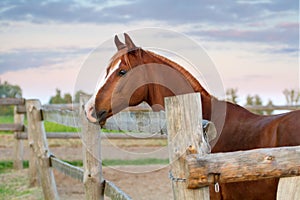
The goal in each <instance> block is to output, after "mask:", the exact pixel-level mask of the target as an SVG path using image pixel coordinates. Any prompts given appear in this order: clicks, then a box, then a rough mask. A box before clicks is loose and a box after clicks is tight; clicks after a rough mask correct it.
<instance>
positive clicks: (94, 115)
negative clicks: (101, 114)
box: [91, 108, 97, 119]
mask: <svg viewBox="0 0 300 200" xmlns="http://www.w3.org/2000/svg"><path fill="white" fill-rule="evenodd" d="M91 111H92V113H91V116H92V117H94V118H95V119H97V115H96V111H95V109H93V108H92V109H91Z"/></svg>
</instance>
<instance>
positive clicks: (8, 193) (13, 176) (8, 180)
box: [0, 171, 43, 200]
mask: <svg viewBox="0 0 300 200" xmlns="http://www.w3.org/2000/svg"><path fill="white" fill-rule="evenodd" d="M7 199H24V200H29V199H30V200H41V199H43V195H42V191H41V189H40V188H38V187H34V188H29V187H28V176H27V174H26V173H25V174H24V172H21V171H18V172H15V171H12V172H9V173H6V174H0V200H7Z"/></svg>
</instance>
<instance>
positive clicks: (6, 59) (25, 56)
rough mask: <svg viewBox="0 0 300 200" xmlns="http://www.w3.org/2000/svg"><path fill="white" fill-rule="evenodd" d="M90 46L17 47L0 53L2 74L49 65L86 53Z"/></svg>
mask: <svg viewBox="0 0 300 200" xmlns="http://www.w3.org/2000/svg"><path fill="white" fill-rule="evenodd" d="M90 51H91V49H89V48H86V49H85V48H82V49H80V48H79V49H70V48H64V49H15V50H13V51H10V52H5V53H1V54H0V74H2V73H5V72H8V71H14V70H21V69H27V68H36V67H41V66H49V65H53V64H57V63H61V62H65V61H67V60H71V59H74V58H77V57H79V56H81V55H86V54H87V53H88V52H90Z"/></svg>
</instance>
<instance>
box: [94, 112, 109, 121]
mask: <svg viewBox="0 0 300 200" xmlns="http://www.w3.org/2000/svg"><path fill="white" fill-rule="evenodd" d="M96 115H97V120H98V121H99V122H102V121H105V120H106V116H107V111H106V110H100V111H99V112H97V113H96Z"/></svg>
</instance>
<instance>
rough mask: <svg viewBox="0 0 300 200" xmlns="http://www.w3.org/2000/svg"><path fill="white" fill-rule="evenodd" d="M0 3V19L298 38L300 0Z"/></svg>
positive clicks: (217, 36)
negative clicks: (150, 24)
mask: <svg viewBox="0 0 300 200" xmlns="http://www.w3.org/2000/svg"><path fill="white" fill-rule="evenodd" d="M0 8H1V9H0V21H4V22H5V21H29V22H31V23H36V24H53V23H62V24H64V23H65V24H66V23H67V24H69V23H73V24H77V23H81V24H82V23H84V24H88V23H91V24H101V25H103V24H124V23H126V24H130V23H134V22H141V21H151V20H152V21H156V22H157V23H158V24H159V22H162V23H165V24H168V25H169V26H170V27H178V26H182V25H184V24H190V25H191V26H189V29H186V30H183V32H185V33H187V34H199V35H203V36H205V37H206V38H208V39H212V40H223V41H224V40H225V41H226V40H229V41H246V42H253V41H254V42H256V41H258V42H265V43H269V42H271V43H273V42H277V43H282V44H287V45H295V44H298V43H299V42H298V41H299V22H298V20H299V19H298V15H299V10H298V8H299V1H295V0H285V1H281V0H272V1H271V0H259V1H258V0H257V1H245V0H239V1H232V0H224V1H217V0H202V1H196V0H192V1H190V2H189V3H186V2H185V1H180V0H175V1H174V0H161V1H160V2H159V3H157V2H156V1H148V0H136V1H127V0H117V1H108V0H102V1H97V0H89V1H82V0H69V1H52V0H46V1H45V0H44V1H36V0H29V1H23V0H16V1H9V0H3V1H1V2H0ZM1 26H2V27H3V26H7V24H5V23H2V25H1Z"/></svg>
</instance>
